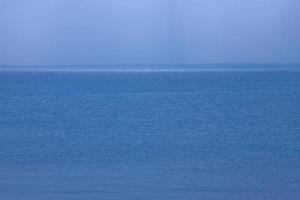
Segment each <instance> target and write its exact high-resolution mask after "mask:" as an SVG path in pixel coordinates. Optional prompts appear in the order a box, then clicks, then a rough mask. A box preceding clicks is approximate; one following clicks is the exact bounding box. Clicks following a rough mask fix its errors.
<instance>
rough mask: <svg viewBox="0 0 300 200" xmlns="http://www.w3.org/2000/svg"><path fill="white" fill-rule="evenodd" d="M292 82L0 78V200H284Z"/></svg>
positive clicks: (296, 171)
mask: <svg viewBox="0 0 300 200" xmlns="http://www.w3.org/2000/svg"><path fill="white" fill-rule="evenodd" d="M299 103H300V73H299V72H292V71H290V72H275V71H274V72H272V71H269V72H148V73H138V72H136V73H133V72H131V73H126V72H122V73H117V72H114V73H109V72H106V73H105V72H101V73H100V72H99V73H96V72H93V73H92V72H91V73H88V72H86V73H69V72H47V73H46V72H40V73H34V72H1V73H0V199H5V200H19V199H20V200H35V199H47V200H52V199H53V200H60V199H61V200H69V199H70V200H71V199H72V200H73V199H75V200H76V199H78V200H82V199H91V200H96V199H97V200H98V199H105V200H107V199H108V200H109V199H111V200H126V199H128V200H132V199H144V200H150V199H151V200H185V199H189V200H198V199H209V200H210V199H222V200H223V199H224V200H227V199H228V200H234V199H241V200H248V199H249V200H250V199H256V200H260V199H262V200H265V199H272V200H282V199H284V200H286V199H288V200H294V199H295V200H296V199H299V198H300V104H299Z"/></svg>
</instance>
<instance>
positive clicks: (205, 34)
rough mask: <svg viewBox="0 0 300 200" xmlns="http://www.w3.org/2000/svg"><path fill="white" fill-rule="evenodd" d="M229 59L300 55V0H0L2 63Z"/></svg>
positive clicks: (294, 57) (278, 59)
mask: <svg viewBox="0 0 300 200" xmlns="http://www.w3.org/2000/svg"><path fill="white" fill-rule="evenodd" d="M232 62H234V63H249V62H251V63H261V62H267V63H269V62H273V63H274V62H281V63H284V62H285V63H287V62H300V1H299V0H1V1H0V64H27V65H30V64H35V65H38V64H47V65H51V64H61V65H66V64H77V65H80V64H132V63H137V64H139V63H143V64H154V63H163V64H168V63H173V64H180V63H189V64H193V63H232Z"/></svg>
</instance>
